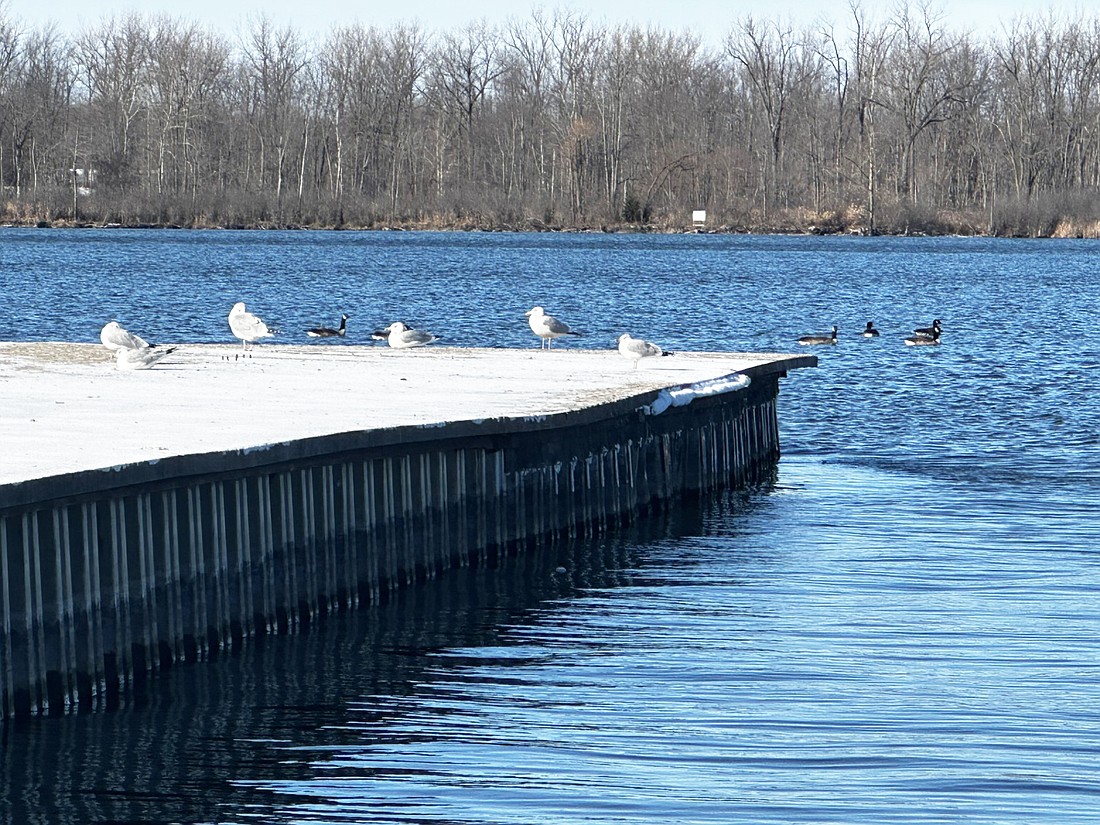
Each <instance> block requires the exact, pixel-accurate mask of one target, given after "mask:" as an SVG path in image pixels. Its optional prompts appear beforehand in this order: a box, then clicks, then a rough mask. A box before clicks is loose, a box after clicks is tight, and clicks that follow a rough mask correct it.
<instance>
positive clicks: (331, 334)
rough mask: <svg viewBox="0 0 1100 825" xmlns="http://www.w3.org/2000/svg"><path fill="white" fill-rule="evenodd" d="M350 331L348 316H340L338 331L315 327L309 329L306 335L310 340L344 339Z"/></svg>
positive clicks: (330, 328)
mask: <svg viewBox="0 0 1100 825" xmlns="http://www.w3.org/2000/svg"><path fill="white" fill-rule="evenodd" d="M347 331H348V316H347V315H341V316H340V326H339V327H337V328H336V329H333V328H332V327H314V328H313V329H307V330H306V335H308V336H309V337H310V338H336V337H340V338H343V337H344V336H345V335H346V334H347Z"/></svg>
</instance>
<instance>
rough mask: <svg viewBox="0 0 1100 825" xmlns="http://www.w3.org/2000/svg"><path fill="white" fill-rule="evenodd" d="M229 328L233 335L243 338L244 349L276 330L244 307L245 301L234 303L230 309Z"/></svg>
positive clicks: (268, 336)
mask: <svg viewBox="0 0 1100 825" xmlns="http://www.w3.org/2000/svg"><path fill="white" fill-rule="evenodd" d="M229 329H230V331H232V333H233V335H235V336H236V337H237V338H240V339H241V346H242V348H243V349H245V350H248V349H250V345H251V344H253V343H255V342H256V341H258V340H259V339H261V338H270V337H271V336H273V335H274V334H275V332H276V331H275V330H273V329H271V328H269V327H268V325H267V324H265V323H264V322H263V321H261V320H260V319H259V317H257V316H256V315H253V314H252V313H251V312H249V311H247V310H246V309H245V308H244V301H238V302H237V303H235V304H233V309H231V310H229Z"/></svg>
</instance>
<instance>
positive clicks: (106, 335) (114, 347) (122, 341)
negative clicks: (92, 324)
mask: <svg viewBox="0 0 1100 825" xmlns="http://www.w3.org/2000/svg"><path fill="white" fill-rule="evenodd" d="M99 340H100V342H102V344H103V346H105V347H106V348H107V349H109V350H111V351H112V352H117V351H118V350H124V349H151V348H152V347H153V346H154V345H153V344H150V343H149V342H148V341H146V340H145V339H144V338H142V337H141V336H139V335H134V333H132V332H128V331H127V330H125V329H123V328H122V325H121V324H119V322H118V321H111V322H109V323H108V324H107V325H106V326H104V327H103V329H101V330H100V331H99Z"/></svg>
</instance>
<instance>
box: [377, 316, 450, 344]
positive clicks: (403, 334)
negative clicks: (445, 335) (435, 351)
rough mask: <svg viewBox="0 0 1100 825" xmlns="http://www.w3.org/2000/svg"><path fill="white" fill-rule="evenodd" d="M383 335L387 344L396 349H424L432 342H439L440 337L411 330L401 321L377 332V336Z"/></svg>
mask: <svg viewBox="0 0 1100 825" xmlns="http://www.w3.org/2000/svg"><path fill="white" fill-rule="evenodd" d="M382 333H385V335H386V342H387V343H388V344H389V345H390V346H391V347H393V348H394V349H409V348H410V347H423V346H425V345H427V344H430V343H432V341H438V340H439V336H438V335H432V334H431V333H430V332H424V331H422V330H419V329H409V328H408V327H407V326H405V324H403V323H402V322H401V321H394V322H393V323H392V324H390V325H389V326H388V327H386V328H385V329H383V330H379V331H378V332H376V333H375V335H376V336H377V335H381V334H382Z"/></svg>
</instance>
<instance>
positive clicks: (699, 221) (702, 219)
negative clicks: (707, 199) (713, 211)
mask: <svg viewBox="0 0 1100 825" xmlns="http://www.w3.org/2000/svg"><path fill="white" fill-rule="evenodd" d="M691 222H692V223H693V224H695V225H696V226H702V225H703V224H705V223H706V222H707V210H705V209H696V210H695V211H694V212H692V213H691Z"/></svg>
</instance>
